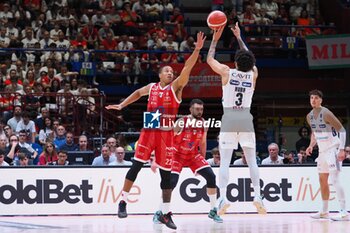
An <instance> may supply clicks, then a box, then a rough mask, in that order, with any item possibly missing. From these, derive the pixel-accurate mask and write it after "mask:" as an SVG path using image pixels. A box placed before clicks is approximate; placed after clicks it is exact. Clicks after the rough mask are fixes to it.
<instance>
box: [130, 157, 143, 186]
mask: <svg viewBox="0 0 350 233" xmlns="http://www.w3.org/2000/svg"><path fill="white" fill-rule="evenodd" d="M142 167H143V163H141V162H140V161H136V160H134V161H133V163H132V166H131V168H130V169H129V171H128V173H127V174H126V179H128V180H131V181H133V182H134V181H135V180H136V177H137V174H139V172H140V170H141V168H142Z"/></svg>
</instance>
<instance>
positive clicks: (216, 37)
mask: <svg viewBox="0 0 350 233" xmlns="http://www.w3.org/2000/svg"><path fill="white" fill-rule="evenodd" d="M224 28H225V26H222V27H220V28H219V29H217V30H214V34H213V41H218V40H219V39H220V37H221V35H222V32H223V31H224Z"/></svg>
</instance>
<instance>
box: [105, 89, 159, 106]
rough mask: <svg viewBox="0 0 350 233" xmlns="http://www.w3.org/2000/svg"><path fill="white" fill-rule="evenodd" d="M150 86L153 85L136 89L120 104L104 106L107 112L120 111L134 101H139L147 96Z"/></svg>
mask: <svg viewBox="0 0 350 233" xmlns="http://www.w3.org/2000/svg"><path fill="white" fill-rule="evenodd" d="M152 84H153V83H150V84H148V85H147V86H144V87H141V88H139V89H137V90H136V91H134V92H133V93H132V94H131V95H129V96H128V97H127V98H126V99H125V100H124V101H123V102H121V103H120V104H113V105H108V106H106V109H108V110H110V109H114V110H122V109H123V108H125V107H126V106H128V105H129V104H132V103H134V102H135V101H137V100H138V99H140V98H141V97H142V96H145V95H148V93H149V90H150V88H151V85H152Z"/></svg>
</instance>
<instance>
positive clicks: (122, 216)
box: [118, 214, 128, 218]
mask: <svg viewBox="0 0 350 233" xmlns="http://www.w3.org/2000/svg"><path fill="white" fill-rule="evenodd" d="M118 217H119V218H126V217H128V215H119V214H118Z"/></svg>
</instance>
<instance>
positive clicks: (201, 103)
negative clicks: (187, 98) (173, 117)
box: [190, 99, 204, 107]
mask: <svg viewBox="0 0 350 233" xmlns="http://www.w3.org/2000/svg"><path fill="white" fill-rule="evenodd" d="M194 104H199V105H204V102H203V101H202V100H200V99H193V100H191V102H190V107H192V106H193V105H194Z"/></svg>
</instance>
